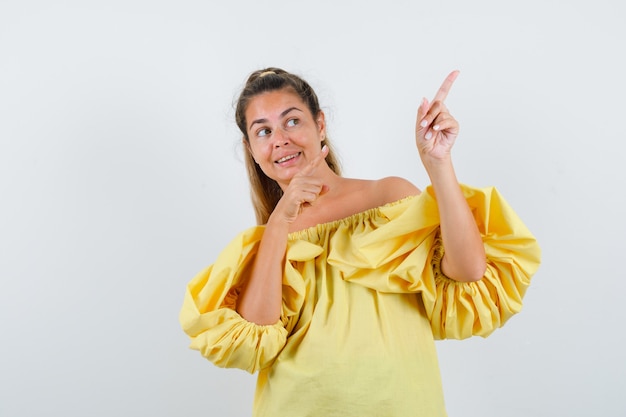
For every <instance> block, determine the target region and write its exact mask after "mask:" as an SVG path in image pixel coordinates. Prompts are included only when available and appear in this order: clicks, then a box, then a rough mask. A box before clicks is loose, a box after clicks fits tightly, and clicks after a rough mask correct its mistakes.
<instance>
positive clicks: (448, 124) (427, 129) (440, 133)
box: [415, 71, 459, 164]
mask: <svg viewBox="0 0 626 417" xmlns="http://www.w3.org/2000/svg"><path fill="white" fill-rule="evenodd" d="M458 75H459V71H452V72H451V73H450V74H449V75H448V76H447V77H446V79H445V80H444V82H443V84H442V85H441V87H440V88H439V90H438V91H437V94H435V97H434V98H433V101H432V102H431V103H429V102H428V100H427V99H426V98H424V99H422V103H421V104H420V106H419V108H418V109H417V120H416V124H415V143H416V145H417V149H418V150H419V153H420V157H421V158H422V161H423V162H424V164H428V163H430V162H437V161H440V160H445V159H447V158H449V157H450V151H451V149H452V146H453V145H454V141H455V140H456V137H457V135H458V133H459V123H458V122H457V121H456V119H454V117H452V115H451V114H450V113H449V112H448V109H447V108H446V106H445V104H444V101H445V99H446V97H447V96H448V93H449V92H450V88H451V87H452V84H453V83H454V80H456V78H457V76H458Z"/></svg>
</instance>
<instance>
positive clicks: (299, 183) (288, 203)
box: [272, 146, 328, 223]
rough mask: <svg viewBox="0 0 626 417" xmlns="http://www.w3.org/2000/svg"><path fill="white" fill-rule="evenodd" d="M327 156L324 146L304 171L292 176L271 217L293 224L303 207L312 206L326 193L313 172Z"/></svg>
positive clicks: (324, 187)
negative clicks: (276, 216)
mask: <svg viewBox="0 0 626 417" xmlns="http://www.w3.org/2000/svg"><path fill="white" fill-rule="evenodd" d="M327 155H328V147H327V146H324V147H323V148H322V151H321V152H320V153H319V154H318V155H317V156H316V157H315V158H314V159H313V160H312V161H311V162H310V163H309V164H308V165H307V166H306V167H305V168H304V169H302V170H301V171H300V172H298V173H297V174H296V175H294V176H293V178H292V179H291V181H290V182H289V185H288V186H287V188H286V189H285V192H284V194H283V196H282V197H281V199H280V201H279V202H278V204H277V205H276V208H275V209H274V211H273V213H272V216H275V215H278V216H280V218H282V219H284V220H285V221H286V222H287V223H293V222H294V221H295V220H296V218H297V217H298V215H300V213H301V212H302V209H303V208H304V207H306V206H308V205H311V204H313V202H314V201H315V200H317V198H318V197H319V196H320V195H322V194H323V193H324V192H325V191H326V186H325V185H324V184H323V183H322V181H321V179H319V178H317V177H315V171H316V169H317V167H319V165H320V164H321V163H322V161H323V160H324V159H325V158H326V156H327Z"/></svg>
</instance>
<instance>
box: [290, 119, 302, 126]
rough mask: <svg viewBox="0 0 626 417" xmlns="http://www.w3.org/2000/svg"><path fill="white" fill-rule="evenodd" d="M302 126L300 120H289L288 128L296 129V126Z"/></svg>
mask: <svg viewBox="0 0 626 417" xmlns="http://www.w3.org/2000/svg"><path fill="white" fill-rule="evenodd" d="M299 124H300V120H299V119H289V120H287V127H294V126H296V125H299Z"/></svg>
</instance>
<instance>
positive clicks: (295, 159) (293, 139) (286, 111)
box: [245, 89, 325, 190]
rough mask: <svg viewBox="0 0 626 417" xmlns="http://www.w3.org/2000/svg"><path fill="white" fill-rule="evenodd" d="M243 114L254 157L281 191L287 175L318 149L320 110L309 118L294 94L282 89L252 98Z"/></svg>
mask: <svg viewBox="0 0 626 417" xmlns="http://www.w3.org/2000/svg"><path fill="white" fill-rule="evenodd" d="M245 115H246V123H247V126H246V129H247V132H248V138H249V149H250V152H251V153H252V156H253V157H254V160H255V161H256V163H257V164H259V166H260V167H261V169H262V170H263V172H264V173H265V175H267V176H268V177H270V178H271V179H273V180H274V181H276V182H277V183H278V184H279V185H280V187H281V188H282V189H283V190H284V189H285V187H286V186H287V185H289V182H290V181H291V178H293V176H294V175H295V174H296V173H298V172H299V171H300V170H301V169H302V168H304V167H305V166H306V165H307V164H308V163H309V162H310V161H311V160H313V158H314V157H315V156H317V155H318V154H319V153H320V152H321V144H320V143H321V142H322V140H323V139H324V134H325V122H324V113H322V112H320V114H318V115H317V117H315V118H313V115H312V114H311V112H310V110H309V108H308V107H307V105H306V104H305V103H304V102H303V101H302V99H300V97H299V96H298V95H297V94H296V93H294V92H293V91H291V90H290V89H282V90H276V91H270V92H266V93H262V94H259V95H258V96H256V97H254V98H253V99H252V100H250V103H249V104H248V107H247V109H246V112H245Z"/></svg>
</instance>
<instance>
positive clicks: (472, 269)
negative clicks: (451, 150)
mask: <svg viewBox="0 0 626 417" xmlns="http://www.w3.org/2000/svg"><path fill="white" fill-rule="evenodd" d="M426 169H427V171H428V175H429V176H430V180H431V183H432V185H433V189H434V190H435V195H436V197H437V206H438V209H439V217H440V224H441V237H442V239H443V245H444V248H445V255H444V257H443V260H442V264H441V268H442V271H443V273H444V274H445V275H446V276H448V277H450V278H452V279H454V280H456V281H462V282H470V281H477V280H479V279H481V278H482V277H483V275H484V273H485V269H486V260H485V248H484V246H483V242H482V238H481V236H480V233H479V231H478V227H477V225H476V222H475V221H474V216H473V215H472V212H471V210H470V208H469V206H468V204H467V201H466V200H465V197H464V196H463V192H462V191H461V187H460V186H459V183H458V181H457V178H456V174H455V172H454V167H453V165H452V162H451V160H450V159H446V160H443V161H437V163H432V164H429V165H426Z"/></svg>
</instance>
